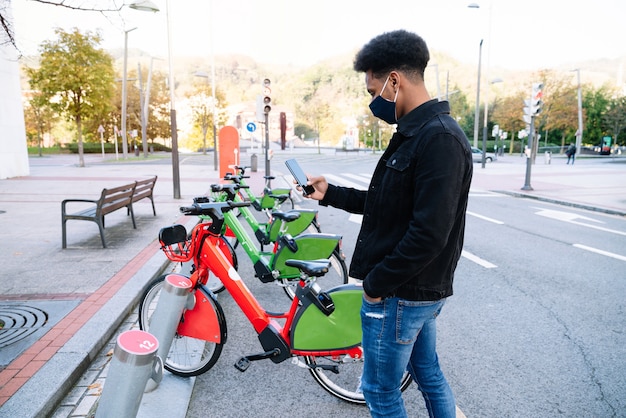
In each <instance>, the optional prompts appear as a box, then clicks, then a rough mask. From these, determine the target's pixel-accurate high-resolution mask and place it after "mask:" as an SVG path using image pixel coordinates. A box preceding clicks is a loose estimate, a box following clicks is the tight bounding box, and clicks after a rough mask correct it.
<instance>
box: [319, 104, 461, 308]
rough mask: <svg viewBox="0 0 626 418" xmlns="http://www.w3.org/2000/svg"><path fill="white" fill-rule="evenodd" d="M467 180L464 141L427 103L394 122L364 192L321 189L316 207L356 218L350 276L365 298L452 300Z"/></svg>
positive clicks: (446, 116)
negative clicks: (359, 221)
mask: <svg viewBox="0 0 626 418" xmlns="http://www.w3.org/2000/svg"><path fill="white" fill-rule="evenodd" d="M471 179H472V152H471V148H470V144H469V141H468V139H467V137H466V136H465V134H464V133H463V131H462V130H461V128H460V127H459V126H458V124H457V123H456V121H454V120H453V119H452V118H451V117H450V106H449V104H448V103H447V102H438V101H437V100H431V101H429V102H426V103H424V104H422V105H421V106H419V107H417V108H416V109H414V110H412V111H411V112H409V113H408V114H407V115H405V116H403V117H402V118H401V119H400V120H399V121H398V128H397V132H396V133H395V134H394V135H393V137H392V138H391V141H390V143H389V147H388V148H387V150H386V151H385V153H384V154H383V155H382V157H381V159H380V160H379V162H378V165H377V166H376V169H375V171H374V174H373V176H372V181H371V183H370V185H369V188H368V190H367V191H363V190H356V189H353V188H347V187H339V186H335V185H329V187H328V191H327V192H326V195H325V197H324V199H323V200H322V201H321V202H320V204H322V205H331V206H334V207H337V208H341V209H344V210H346V211H348V212H352V213H362V214H363V223H362V225H361V231H360V233H359V237H358V240H357V243H356V248H355V250H354V255H353V257H352V262H351V264H350V276H351V277H354V278H356V279H361V280H364V282H363V286H364V289H365V292H366V293H367V294H368V295H369V296H371V297H388V296H398V297H400V298H403V299H409V300H439V299H441V298H444V297H447V296H450V295H452V281H453V277H454V270H455V268H456V265H457V262H458V260H459V258H460V256H461V250H462V248H463V234H464V230H465V211H466V208H467V199H468V193H469V189H470V182H471Z"/></svg>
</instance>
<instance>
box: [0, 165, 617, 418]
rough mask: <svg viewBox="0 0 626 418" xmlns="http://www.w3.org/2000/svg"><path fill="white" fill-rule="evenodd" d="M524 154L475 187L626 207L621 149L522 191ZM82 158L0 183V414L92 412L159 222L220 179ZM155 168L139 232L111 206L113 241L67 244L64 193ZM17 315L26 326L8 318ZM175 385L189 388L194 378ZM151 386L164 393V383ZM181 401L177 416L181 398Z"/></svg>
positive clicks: (609, 209) (492, 168)
mask: <svg viewBox="0 0 626 418" xmlns="http://www.w3.org/2000/svg"><path fill="white" fill-rule="evenodd" d="M276 157H278V155H276ZM320 158H333V157H332V156H328V155H322V156H320ZM375 158H377V157H375ZM518 158H519V157H518V156H505V157H503V158H502V159H501V160H500V161H498V162H495V163H492V164H489V165H487V167H486V168H484V169H482V168H481V166H480V164H475V165H474V168H475V175H474V181H473V185H472V191H481V190H484V191H497V192H502V193H507V194H511V195H519V196H524V197H529V198H535V199H541V200H544V201H552V202H559V203H561V204H567V205H570V206H574V207H580V208H586V209H590V210H599V211H602V212H605V213H610V214H617V215H621V216H626V184H625V182H624V179H625V178H626V176H625V175H624V174H626V158H623V159H615V160H605V161H603V162H602V163H601V164H596V163H592V162H590V161H585V160H584V159H579V160H577V161H576V164H575V165H574V166H571V165H565V160H564V159H563V160H561V159H559V158H553V159H552V162H551V164H549V165H548V164H544V163H543V160H541V161H540V160H539V159H538V160H537V164H535V165H533V166H532V174H531V182H530V184H531V187H532V188H533V190H526V191H523V190H521V188H522V186H524V184H525V170H524V167H525V164H524V160H522V159H521V158H520V159H519V160H518ZM77 160H78V157H77V156H52V157H43V158H31V160H30V161H31V175H30V176H28V177H22V178H14V179H8V180H0V220H1V221H2V222H1V223H0V225H2V228H0V238H1V239H0V246H1V247H0V261H1V262H2V265H3V267H4V268H3V274H2V276H3V280H2V286H1V287H0V319H1V320H3V321H4V322H6V323H7V325H5V328H4V329H3V330H2V331H0V417H43V416H51V415H52V414H54V416H55V417H59V418H60V417H63V418H65V417H69V416H88V413H89V410H90V409H91V407H92V406H93V404H94V402H95V401H96V400H97V398H98V396H85V394H91V395H97V394H98V393H99V391H100V390H101V389H102V387H101V383H102V382H103V380H102V379H103V378H104V377H105V376H104V375H102V372H103V366H104V364H105V363H107V362H108V358H107V356H106V352H107V351H108V348H107V347H110V346H111V342H112V341H113V342H114V340H112V339H113V338H114V336H115V334H116V332H118V331H119V330H120V329H123V330H126V329H129V328H130V327H132V326H133V323H134V321H135V319H136V318H135V317H136V314H135V313H134V308H135V306H136V304H137V302H138V298H139V297H140V294H141V292H142V289H143V287H144V286H145V285H146V284H147V283H148V282H149V281H150V280H151V279H152V278H153V277H155V276H156V275H158V274H161V272H162V271H163V270H164V269H166V268H168V266H169V263H168V260H167V259H166V258H165V256H164V255H163V254H162V253H161V251H160V250H159V248H158V243H157V242H156V235H157V232H158V230H159V229H160V228H161V227H163V226H165V225H168V224H171V223H176V222H179V223H180V222H183V223H184V222H192V220H191V221H190V219H186V218H184V217H181V216H180V213H179V211H178V207H179V206H181V205H184V204H187V203H189V202H190V201H191V198H192V197H194V196H197V195H202V194H205V193H206V192H207V190H208V187H209V185H210V184H211V183H215V182H217V181H218V173H217V171H215V170H213V159H212V155H191V156H186V155H185V156H181V159H180V160H181V164H180V178H181V187H180V189H181V195H182V196H181V199H174V198H173V185H172V167H171V164H170V163H169V160H167V161H164V160H153V159H149V160H141V159H139V160H136V161H124V162H117V163H115V162H112V163H106V164H101V161H100V160H101V158H100V157H99V156H98V157H96V156H90V157H89V158H88V159H87V164H86V165H87V167H84V168H78V167H76V163H77ZM281 168H282V166H281ZM154 174H156V175H158V180H157V184H156V187H155V205H156V211H157V216H156V217H155V216H153V214H152V209H151V206H150V202H149V201H145V200H144V201H142V202H140V203H138V204H136V205H135V217H136V220H137V229H136V230H134V229H132V223H131V222H130V220H129V219H128V218H127V216H126V213H125V212H124V211H123V210H120V211H118V212H115V213H113V214H111V215H108V216H107V224H106V225H107V229H106V236H107V244H108V248H106V249H103V248H102V246H101V243H100V238H99V234H98V229H97V227H96V226H95V225H94V224H93V223H90V222H79V221H70V222H68V248H67V249H66V250H62V249H61V225H60V221H61V219H60V218H61V217H60V202H61V201H62V200H63V199H66V198H81V197H82V198H89V199H93V198H97V196H98V195H99V192H100V191H101V189H102V188H104V187H112V186H115V185H118V184H123V183H127V182H128V181H132V180H135V179H139V178H143V177H147V176H150V175H154ZM252 174H254V175H253V178H252V179H250V181H251V185H252V188H253V189H254V190H259V189H261V188H262V184H263V179H262V176H263V174H264V173H262V170H260V171H259V172H257V173H252ZM18 317H19V318H22V320H24V321H25V322H24V324H23V325H21V326H18V325H14V326H13V327H11V326H9V323H10V321H12V320H14V319H16V318H18ZM103 350H104V351H103ZM103 353H104V354H103ZM170 377H171V379H170V380H169V381H168V382H169V383H174V384H176V378H175V377H174V376H171V375H170ZM98 379H100V380H99V381H98ZM94 382H99V383H96V384H95V385H94ZM180 384H181V385H183V387H182V390H184V391H187V392H188V393H189V395H190V394H191V388H192V387H193V381H191V382H190V381H189V380H186V381H185V382H181V383H180ZM153 393H154V394H156V395H155V397H159V396H158V390H157V391H155V392H153ZM181 398H182V400H183V401H184V396H181ZM64 399H65V400H64ZM68 399H69V401H68ZM165 401H166V402H167V400H165ZM170 401H171V399H170ZM62 403H67V407H60V405H61V404H62ZM176 410H177V411H178V412H179V413H180V411H181V408H180V406H177V407H176ZM183 411H184V409H183ZM160 412H162V413H163V414H164V416H165V415H167V416H170V417H171V416H174V415H171V414H168V413H165V411H163V410H161V411H160ZM146 416H149V415H146Z"/></svg>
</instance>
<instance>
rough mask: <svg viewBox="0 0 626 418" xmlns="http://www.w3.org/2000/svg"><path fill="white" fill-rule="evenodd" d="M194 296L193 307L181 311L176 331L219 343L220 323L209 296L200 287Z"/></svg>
mask: <svg viewBox="0 0 626 418" xmlns="http://www.w3.org/2000/svg"><path fill="white" fill-rule="evenodd" d="M194 297H195V304H194V307H193V309H189V310H187V311H185V312H184V313H183V318H182V320H181V322H180V324H179V325H178V329H177V333H178V334H179V335H182V336H185V337H192V338H198V339H200V340H205V341H209V342H212V343H216V344H219V343H221V342H222V332H221V329H220V323H219V320H218V319H217V315H216V313H215V308H214V307H213V304H212V303H211V301H210V300H209V297H208V296H206V295H205V294H204V293H203V292H202V291H201V290H200V289H196V292H195V294H194Z"/></svg>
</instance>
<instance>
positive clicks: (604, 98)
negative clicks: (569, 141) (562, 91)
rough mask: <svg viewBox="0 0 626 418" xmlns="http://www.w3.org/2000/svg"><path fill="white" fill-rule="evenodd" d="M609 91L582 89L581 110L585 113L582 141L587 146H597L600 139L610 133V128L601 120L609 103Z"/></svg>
mask: <svg viewBox="0 0 626 418" xmlns="http://www.w3.org/2000/svg"><path fill="white" fill-rule="evenodd" d="M610 93H611V92H610V89H609V88H608V87H606V86H603V87H600V88H599V89H591V88H587V89H583V110H584V112H585V116H586V118H585V124H584V125H583V126H584V127H585V132H584V136H583V139H584V141H585V142H586V143H587V144H592V145H599V144H600V141H601V140H602V137H604V136H606V135H607V134H608V132H609V131H610V126H608V124H607V123H606V120H605V119H604V118H603V115H604V113H605V112H606V111H607V109H608V108H609V104H610V102H611V99H610Z"/></svg>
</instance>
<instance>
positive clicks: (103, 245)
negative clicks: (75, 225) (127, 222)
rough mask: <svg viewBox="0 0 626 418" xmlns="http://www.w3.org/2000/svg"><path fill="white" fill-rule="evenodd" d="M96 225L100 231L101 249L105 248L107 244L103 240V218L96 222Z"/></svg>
mask: <svg viewBox="0 0 626 418" xmlns="http://www.w3.org/2000/svg"><path fill="white" fill-rule="evenodd" d="M96 223H97V224H98V229H99V230H100V240H101V241H102V248H106V247H107V243H106V241H105V239H104V216H103V217H102V218H100V219H98V220H96Z"/></svg>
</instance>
